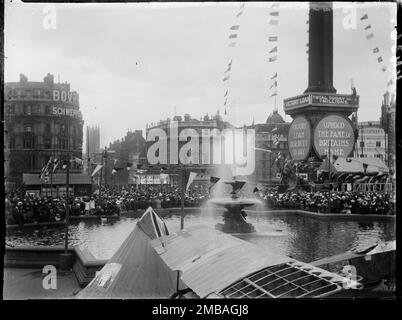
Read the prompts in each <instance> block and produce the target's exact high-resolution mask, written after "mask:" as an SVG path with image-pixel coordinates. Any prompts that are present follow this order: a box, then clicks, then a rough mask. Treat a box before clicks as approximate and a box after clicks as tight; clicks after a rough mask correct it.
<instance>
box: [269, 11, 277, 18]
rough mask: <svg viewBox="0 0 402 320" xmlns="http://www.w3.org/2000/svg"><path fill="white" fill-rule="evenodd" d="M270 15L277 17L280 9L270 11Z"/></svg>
mask: <svg viewBox="0 0 402 320" xmlns="http://www.w3.org/2000/svg"><path fill="white" fill-rule="evenodd" d="M269 15H270V16H273V17H277V16H278V15H279V11H274V12H270V13H269Z"/></svg>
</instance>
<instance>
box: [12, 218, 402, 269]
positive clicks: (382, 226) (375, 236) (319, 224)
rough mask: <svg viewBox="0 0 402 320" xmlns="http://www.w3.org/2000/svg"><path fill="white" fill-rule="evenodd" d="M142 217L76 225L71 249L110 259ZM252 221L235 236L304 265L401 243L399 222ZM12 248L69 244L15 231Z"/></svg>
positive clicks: (170, 223) (205, 221)
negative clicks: (244, 231)
mask: <svg viewBox="0 0 402 320" xmlns="http://www.w3.org/2000/svg"><path fill="white" fill-rule="evenodd" d="M163 219H164V221H165V222H166V224H167V227H168V229H169V231H170V232H175V231H178V230H179V229H180V216H178V215H170V216H166V217H163ZM137 220H138V218H137V217H134V216H123V217H121V219H120V220H115V221H107V222H100V221H88V220H87V221H80V222H78V221H72V223H71V225H70V227H69V243H70V245H83V246H85V247H87V248H88V249H89V250H90V251H91V253H92V254H93V255H94V256H95V257H96V258H98V259H108V258H110V257H111V256H112V255H113V254H114V252H115V251H116V250H117V249H118V248H119V246H120V245H121V243H122V242H123V241H124V239H125V238H126V237H127V236H128V235H129V233H130V232H131V231H132V230H133V228H134V227H135V224H136V222H137ZM247 221H248V222H250V223H252V224H253V225H254V227H255V229H256V232H255V233H250V234H235V236H237V237H239V238H241V239H243V240H246V241H249V242H251V243H254V244H256V245H258V246H260V247H261V248H263V249H264V250H267V251H270V252H272V251H275V252H277V253H281V254H284V255H287V256H291V257H293V258H295V259H298V260H300V261H304V262H310V261H314V260H317V259H321V258H324V257H327V256H331V255H334V254H338V253H342V252H345V251H348V250H350V249H352V248H353V247H357V246H359V247H365V246H370V245H371V244H375V243H377V242H384V241H390V240H394V239H395V222H394V221H384V222H369V223H367V222H365V223H362V222H354V221H330V220H319V219H314V218H310V217H300V216H295V215H287V216H274V215H270V214H268V213H258V212H248V217H247ZM218 222H222V217H221V215H220V214H219V213H215V214H214V213H188V214H187V215H186V217H185V223H184V226H185V227H187V226H192V225H200V224H202V225H207V226H210V227H212V228H214V227H215V225H216V224H217V223H218ZM6 240H7V243H8V244H10V245H13V246H20V245H39V246H40V245H46V246H49V245H63V244H64V231H63V226H57V227H48V228H36V229H35V228H26V229H25V228H24V229H20V230H10V231H8V233H7V238H6Z"/></svg>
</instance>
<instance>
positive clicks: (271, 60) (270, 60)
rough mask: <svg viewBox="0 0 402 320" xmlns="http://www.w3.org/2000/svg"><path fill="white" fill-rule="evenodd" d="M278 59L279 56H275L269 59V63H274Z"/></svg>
mask: <svg viewBox="0 0 402 320" xmlns="http://www.w3.org/2000/svg"><path fill="white" fill-rule="evenodd" d="M277 58H278V57H277V56H273V57H272V58H269V62H274V61H276V59H277Z"/></svg>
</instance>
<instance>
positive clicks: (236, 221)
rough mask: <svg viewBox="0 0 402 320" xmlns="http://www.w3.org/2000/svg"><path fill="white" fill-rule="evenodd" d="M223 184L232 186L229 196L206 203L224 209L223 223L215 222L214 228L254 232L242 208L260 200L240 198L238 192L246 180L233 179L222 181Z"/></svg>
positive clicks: (232, 231) (234, 231) (227, 230)
mask: <svg viewBox="0 0 402 320" xmlns="http://www.w3.org/2000/svg"><path fill="white" fill-rule="evenodd" d="M223 183H224V184H228V185H231V186H232V192H231V193H230V194H231V197H230V198H223V199H222V198H216V199H211V200H209V201H208V204H209V203H210V204H214V205H216V206H220V207H224V208H225V209H226V210H225V212H224V214H223V221H224V223H218V224H216V226H215V228H216V229H217V230H219V231H223V232H226V233H251V232H255V229H254V226H253V225H252V224H251V223H248V222H247V221H246V216H247V214H246V213H245V212H244V210H243V209H244V208H246V207H251V206H253V205H256V204H261V201H259V200H257V199H250V198H240V197H239V195H238V192H239V191H240V189H241V188H242V187H243V186H244V184H245V183H246V181H240V180H235V179H233V180H232V181H224V182H223Z"/></svg>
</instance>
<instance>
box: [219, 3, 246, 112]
mask: <svg viewBox="0 0 402 320" xmlns="http://www.w3.org/2000/svg"><path fill="white" fill-rule="evenodd" d="M245 5H246V3H245V2H243V3H242V4H241V5H240V7H239V11H238V13H237V14H236V18H235V19H236V22H235V24H233V25H232V26H231V27H230V34H229V38H228V39H229V43H228V47H230V48H234V47H236V44H237V40H238V35H239V30H240V24H239V20H240V17H241V16H242V15H243V13H244V7H245ZM232 63H233V58H231V59H230V61H229V63H228V64H227V68H226V70H225V71H224V77H223V79H222V81H223V82H224V83H225V84H226V91H225V95H224V96H223V98H224V103H223V106H224V108H225V111H224V114H225V115H227V107H228V98H229V96H228V93H229V80H230V75H231V71H232Z"/></svg>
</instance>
